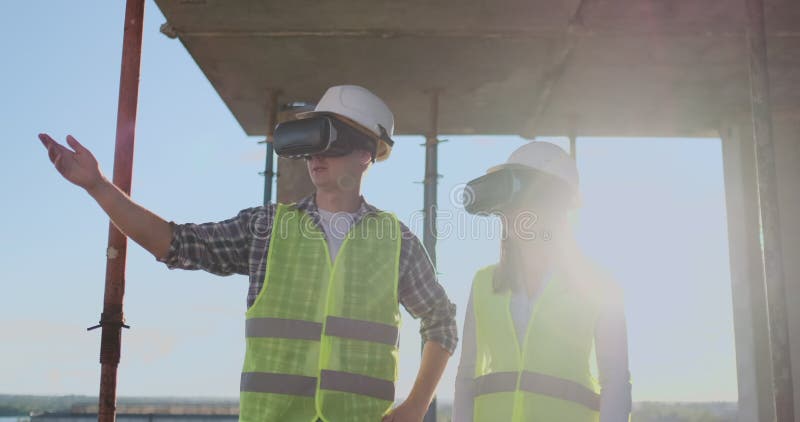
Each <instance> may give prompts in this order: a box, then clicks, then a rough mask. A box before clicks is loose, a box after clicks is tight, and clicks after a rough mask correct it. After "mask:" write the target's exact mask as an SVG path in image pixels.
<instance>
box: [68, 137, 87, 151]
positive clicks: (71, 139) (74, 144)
mask: <svg viewBox="0 0 800 422" xmlns="http://www.w3.org/2000/svg"><path fill="white" fill-rule="evenodd" d="M67 144H69V146H71V147H72V149H74V150H75V152H86V151H87V150H86V147H84V146H83V145H81V143H80V142H78V140H77V139H75V137H74V136H72V135H67Z"/></svg>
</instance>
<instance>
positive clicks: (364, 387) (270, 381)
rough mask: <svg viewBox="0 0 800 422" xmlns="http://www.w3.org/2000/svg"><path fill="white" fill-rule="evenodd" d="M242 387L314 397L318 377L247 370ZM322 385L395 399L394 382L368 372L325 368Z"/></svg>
mask: <svg viewBox="0 0 800 422" xmlns="http://www.w3.org/2000/svg"><path fill="white" fill-rule="evenodd" d="M240 385H241V387H240V389H241V391H246V392H251V393H273V394H291V395H294V396H304V397H314V394H315V393H316V389H317V379H316V378H315V377H304V376H302V375H289V374H271V373H268V372H245V373H243V374H242V380H241V384H240ZM319 388H321V389H323V390H331V391H341V392H345V393H353V394H361V395H362V396H368V397H375V398H377V399H381V400H390V401H391V400H394V383H393V382H391V381H386V380H382V379H378V378H372V377H368V376H365V375H358V374H350V373H347V372H339V371H329V370H323V371H322V372H321V373H320V384H319Z"/></svg>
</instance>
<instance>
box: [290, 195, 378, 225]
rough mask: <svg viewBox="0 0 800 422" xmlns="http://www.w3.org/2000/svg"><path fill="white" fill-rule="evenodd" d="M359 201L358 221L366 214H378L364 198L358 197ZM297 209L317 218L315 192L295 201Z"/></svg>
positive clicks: (317, 209) (376, 209) (317, 210)
mask: <svg viewBox="0 0 800 422" xmlns="http://www.w3.org/2000/svg"><path fill="white" fill-rule="evenodd" d="M359 199H360V201H361V205H360V206H359V207H358V211H356V212H355V214H356V219H357V220H359V219H361V218H362V217H364V216H365V215H367V214H374V213H378V212H380V210H379V209H378V208H376V207H375V206H373V205H372V204H370V203H368V202H367V201H366V200H365V199H364V196H363V195H362V196H360V197H359ZM296 206H297V209H299V210H301V211H305V212H306V213H308V214H309V215H312V216H318V215H319V208H318V207H317V200H316V192H314V193H312V194H310V195H308V196H306V197H305V198H303V199H301V200H299V201H297V204H296Z"/></svg>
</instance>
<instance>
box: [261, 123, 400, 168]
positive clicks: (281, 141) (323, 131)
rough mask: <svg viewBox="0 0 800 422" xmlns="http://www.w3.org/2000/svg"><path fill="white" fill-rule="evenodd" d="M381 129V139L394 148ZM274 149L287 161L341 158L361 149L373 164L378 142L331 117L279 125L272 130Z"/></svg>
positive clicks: (384, 131)
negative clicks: (368, 155) (368, 154)
mask: <svg viewBox="0 0 800 422" xmlns="http://www.w3.org/2000/svg"><path fill="white" fill-rule="evenodd" d="M380 129H381V137H380V139H381V140H383V141H385V142H387V143H388V144H389V145H390V146H391V145H393V144H394V142H393V141H392V140H391V139H390V138H389V135H388V133H387V132H386V130H385V129H384V128H383V127H380ZM273 145H274V147H275V152H276V153H277V154H278V155H279V156H281V157H286V158H307V157H310V156H312V155H319V156H324V157H341V156H343V155H347V154H349V153H351V152H353V151H354V150H356V149H363V150H367V151H369V152H370V154H372V159H373V161H374V160H375V155H376V154H377V149H378V140H377V139H376V138H375V137H373V136H369V135H368V134H366V133H364V131H362V130H359V129H356V128H355V127H353V126H352V125H350V124H348V123H345V122H343V121H341V120H339V119H337V118H336V117H334V116H330V115H317V116H313V117H309V118H305V119H299V120H291V121H288V122H284V123H280V124H279V125H278V126H277V127H276V128H275V137H274V141H273Z"/></svg>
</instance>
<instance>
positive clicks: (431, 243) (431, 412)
mask: <svg viewBox="0 0 800 422" xmlns="http://www.w3.org/2000/svg"><path fill="white" fill-rule="evenodd" d="M430 96H431V105H430V107H431V109H430V126H429V127H430V129H429V130H428V134H427V135H426V136H425V181H424V182H423V183H424V186H425V193H424V198H423V208H424V212H425V219H424V224H423V225H424V229H423V236H422V244H423V245H424V246H425V250H427V251H428V256H430V258H431V262H432V263H433V266H434V268H435V267H436V237H437V236H436V233H437V232H436V209H437V204H436V194H437V193H436V191H437V189H436V188H437V184H438V182H439V163H438V160H439V158H438V147H439V139H438V136H439V91H438V90H432V91H430ZM424 347H425V343H423V344H422V348H424ZM423 421H424V422H436V397H434V398H433V401H431V405H430V407H428V413H426V414H425V419H424V420H423Z"/></svg>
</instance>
